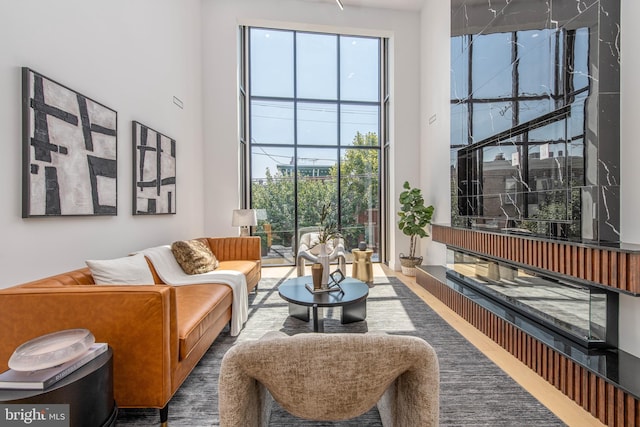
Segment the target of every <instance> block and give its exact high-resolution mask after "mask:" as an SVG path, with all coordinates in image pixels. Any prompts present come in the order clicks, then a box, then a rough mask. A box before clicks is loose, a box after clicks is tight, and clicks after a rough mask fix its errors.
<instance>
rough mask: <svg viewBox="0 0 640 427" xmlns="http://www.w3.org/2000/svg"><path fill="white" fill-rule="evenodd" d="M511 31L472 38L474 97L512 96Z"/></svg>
mask: <svg viewBox="0 0 640 427" xmlns="http://www.w3.org/2000/svg"><path fill="white" fill-rule="evenodd" d="M511 42H512V40H511V33H496V34H483V35H481V36H476V37H474V38H473V59H472V61H473V65H472V77H471V78H472V85H473V86H472V87H473V97H474V98H507V97H508V98H510V97H512V93H513V88H512V85H511V83H512V68H513V66H512V59H511V46H512V43H511Z"/></svg>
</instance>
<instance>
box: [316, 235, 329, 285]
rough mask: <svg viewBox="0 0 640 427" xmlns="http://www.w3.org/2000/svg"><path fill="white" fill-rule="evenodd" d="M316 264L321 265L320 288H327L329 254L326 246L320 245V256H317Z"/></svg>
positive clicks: (324, 244)
mask: <svg viewBox="0 0 640 427" xmlns="http://www.w3.org/2000/svg"><path fill="white" fill-rule="evenodd" d="M318 263H320V264H321V265H322V280H321V283H320V284H321V285H322V288H324V289H326V288H327V287H328V286H329V254H327V244H326V243H320V254H319V255H318Z"/></svg>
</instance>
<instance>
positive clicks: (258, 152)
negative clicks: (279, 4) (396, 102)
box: [250, 28, 380, 180]
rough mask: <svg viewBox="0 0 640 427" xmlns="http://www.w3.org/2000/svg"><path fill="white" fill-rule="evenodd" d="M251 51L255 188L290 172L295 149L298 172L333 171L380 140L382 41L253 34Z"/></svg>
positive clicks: (268, 31)
mask: <svg viewBox="0 0 640 427" xmlns="http://www.w3.org/2000/svg"><path fill="white" fill-rule="evenodd" d="M250 45H251V47H250V64H251V65H250V66H251V73H250V94H251V106H250V108H251V144H252V146H254V148H253V150H252V159H251V160H252V179H253V180H255V179H261V178H264V177H265V171H266V170H267V169H269V170H270V172H271V174H272V175H273V174H275V173H276V171H277V165H278V164H285V165H290V164H292V163H293V161H294V159H293V155H294V154H293V153H294V152H293V148H292V147H293V145H294V144H297V145H298V147H299V148H302V147H305V149H304V150H300V151H299V154H300V153H304V155H299V156H298V165H299V166H301V165H320V166H330V165H334V164H336V162H337V160H338V157H337V156H338V153H339V152H338V151H337V150H336V148H337V147H338V146H342V147H345V146H349V145H351V144H352V143H353V139H354V137H355V135H356V133H357V132H360V133H362V134H366V133H369V132H371V133H375V134H376V135H377V134H378V133H379V79H380V76H379V39H376V38H368V37H352V36H338V35H335V34H320V33H303V32H293V31H283V30H272V29H260V28H252V29H251V33H250ZM263 145H264V146H263ZM322 147H327V148H329V147H333V148H334V149H333V150H327V149H324V148H322Z"/></svg>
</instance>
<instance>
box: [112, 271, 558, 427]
mask: <svg viewBox="0 0 640 427" xmlns="http://www.w3.org/2000/svg"><path fill="white" fill-rule="evenodd" d="M280 282H281V281H279V280H276V279H263V280H262V281H261V282H260V285H259V287H258V292H257V294H251V295H250V296H249V302H250V305H249V320H248V321H247V324H246V325H245V328H244V330H243V331H242V332H241V333H240V335H239V336H237V337H231V336H229V334H228V331H223V332H222V334H221V335H220V336H219V337H218V339H217V340H216V341H215V343H214V344H213V345H212V346H211V348H210V349H209V350H208V352H207V353H206V355H205V356H204V357H203V359H202V360H201V361H200V363H199V364H198V366H196V368H195V369H194V371H193V372H192V373H191V375H190V376H189V377H188V378H187V380H186V381H185V383H184V384H183V385H182V387H181V388H180V389H179V390H178V392H177V393H176V395H175V396H174V398H173V399H172V400H171V402H170V404H169V425H171V426H189V427H200V426H217V425H219V423H218V420H219V417H218V395H217V392H218V389H217V382H218V372H219V368H220V361H221V359H222V356H223V355H224V353H225V352H226V351H227V350H228V349H229V348H230V347H231V346H233V345H234V344H235V343H237V342H242V341H247V340H255V339H258V338H260V337H261V336H262V335H264V334H265V333H266V332H268V331H274V330H276V331H277V330H279V331H283V332H285V333H287V334H289V335H294V334H298V333H303V332H312V331H313V325H312V322H311V321H310V322H303V321H300V320H297V319H293V318H289V317H288V307H287V303H286V302H285V301H284V300H282V299H281V298H280V297H279V296H278V291H277V286H278V284H279V283H280ZM339 310H340V309H339V308H336V309H325V310H324V317H325V319H326V320H325V324H324V326H325V333H336V332H352V333H363V332H367V331H385V332H387V333H389V334H397V335H414V336H418V337H421V338H423V339H425V340H426V341H427V342H429V343H430V344H431V345H432V346H433V348H434V349H435V350H436V352H437V354H438V359H439V363H440V425H441V426H492V427H493V426H509V427H512V426H538V427H541V426H562V425H564V423H562V422H561V421H560V420H559V419H558V418H557V417H556V416H555V415H554V414H553V413H551V412H550V411H549V410H548V409H547V408H545V407H544V406H543V405H542V404H540V403H539V402H538V401H537V400H536V399H535V398H533V397H532V396H531V395H530V394H529V393H528V392H527V391H525V390H524V389H523V388H522V387H521V386H520V385H518V384H517V383H516V382H515V381H514V380H512V379H511V378H510V377H509V376H508V375H507V374H505V373H504V372H503V371H502V370H501V369H500V368H499V367H497V366H496V365H495V364H494V363H493V362H491V361H490V360H489V359H487V358H486V357H485V356H484V355H483V354H482V353H481V352H480V351H479V350H477V349H476V348H475V347H474V346H473V345H471V344H470V343H469V342H468V341H466V340H465V339H464V338H463V337H462V336H461V335H460V334H459V333H458V332H457V331H455V330H454V329H453V328H452V327H451V326H449V324H448V323H446V322H445V321H444V320H443V319H442V318H441V317H440V316H438V314H436V313H435V312H434V311H433V310H432V309H431V308H430V307H429V306H428V305H426V304H425V303H424V302H423V301H422V300H421V299H420V298H418V297H417V296H416V295H415V294H414V293H413V292H412V291H411V290H410V289H408V288H407V287H406V286H405V285H404V284H402V283H401V282H400V280H398V279H397V278H395V277H388V278H387V277H376V280H375V282H374V285H373V287H372V288H371V289H370V292H369V297H368V299H367V320H366V321H364V322H357V323H351V324H347V325H342V324H341V323H340V311H339ZM140 386H141V387H142V386H143V384H140ZM340 393H341V391H340V390H336V391H335V394H336V398H340ZM158 423H159V415H158V410H154V409H121V410H120V413H119V415H118V420H117V425H119V426H120V425H122V426H152V425H158ZM270 425H272V426H381V425H382V424H381V422H380V417H379V415H378V412H377V410H376V409H375V408H374V409H372V410H371V411H369V412H368V413H366V414H364V415H362V416H361V417H358V418H357V419H354V420H350V421H345V422H339V423H318V422H311V421H305V420H301V419H299V418H295V417H293V416H291V415H289V414H288V413H286V412H285V411H284V410H282V409H281V408H279V407H277V408H274V411H273V413H272V417H271V424H270ZM411 427H412V426H411ZM416 427H418V426H416Z"/></svg>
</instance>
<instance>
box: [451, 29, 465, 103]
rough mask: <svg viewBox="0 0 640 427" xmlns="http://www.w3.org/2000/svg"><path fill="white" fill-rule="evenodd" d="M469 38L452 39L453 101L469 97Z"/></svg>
mask: <svg viewBox="0 0 640 427" xmlns="http://www.w3.org/2000/svg"><path fill="white" fill-rule="evenodd" d="M468 40H469V38H468V36H458V37H451V99H466V98H468V97H469V53H468V51H467V48H468Z"/></svg>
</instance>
